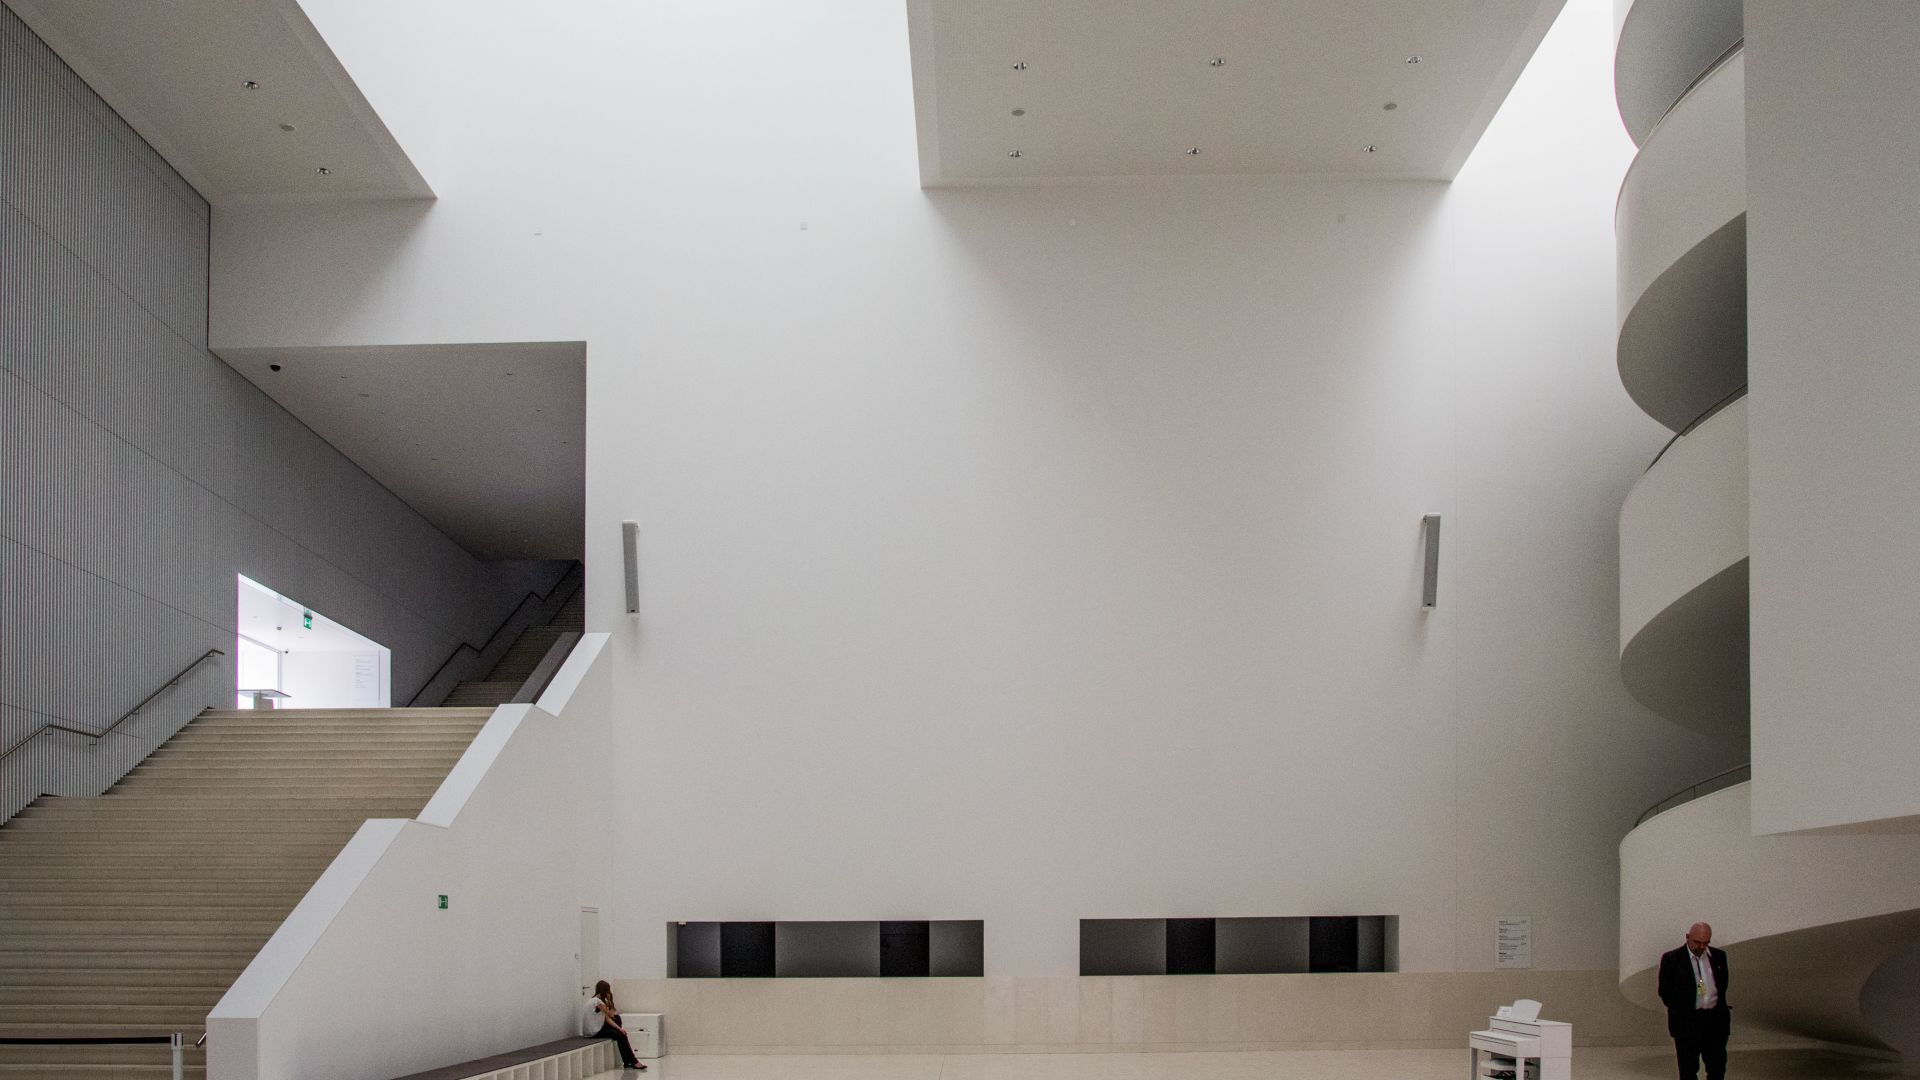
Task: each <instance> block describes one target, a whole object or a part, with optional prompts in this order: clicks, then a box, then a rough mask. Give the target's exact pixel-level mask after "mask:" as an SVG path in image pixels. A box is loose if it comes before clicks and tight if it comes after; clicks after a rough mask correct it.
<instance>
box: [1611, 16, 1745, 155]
mask: <svg viewBox="0 0 1920 1080" xmlns="http://www.w3.org/2000/svg"><path fill="white" fill-rule="evenodd" d="M1744 6H1745V5H1744V4H1743V3H1742V0H1618V2H1617V3H1616V4H1615V5H1614V14H1615V24H1616V25H1615V34H1614V52H1613V93H1614V100H1615V101H1616V102H1617V103H1618V104H1619V106H1620V121H1621V123H1623V124H1625V125H1626V127H1627V134H1628V135H1629V136H1631V137H1632V139H1633V141H1634V145H1636V146H1638V145H1640V144H1643V143H1645V142H1646V141H1647V135H1648V134H1650V133H1651V132H1652V131H1653V129H1654V127H1655V126H1656V125H1658V124H1659V123H1660V119H1661V117H1663V116H1665V115H1666V114H1667V111H1668V110H1669V109H1671V108H1673V103H1674V102H1676V101H1679V100H1680V98H1681V97H1682V96H1683V95H1684V94H1685V93H1686V91H1687V88H1688V87H1689V86H1692V85H1693V82H1694V80H1695V79H1697V78H1699V77H1700V73H1701V72H1703V71H1705V70H1707V68H1708V67H1709V66H1711V65H1712V64H1713V62H1714V60H1716V59H1718V58H1719V57H1720V56H1722V55H1723V54H1725V53H1726V51H1727V50H1728V49H1730V48H1732V47H1733V46H1734V45H1735V44H1736V43H1738V42H1739V41H1740V39H1741V36H1742V34H1743V32H1744V25H1743V24H1744V22H1745V19H1744V18H1743V10H1742V9H1743V8H1744Z"/></svg>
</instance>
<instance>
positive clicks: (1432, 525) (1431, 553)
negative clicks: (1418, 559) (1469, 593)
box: [1420, 514, 1440, 608]
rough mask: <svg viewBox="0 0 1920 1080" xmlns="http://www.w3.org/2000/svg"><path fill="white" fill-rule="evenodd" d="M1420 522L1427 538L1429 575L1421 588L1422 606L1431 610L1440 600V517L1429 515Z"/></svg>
mask: <svg viewBox="0 0 1920 1080" xmlns="http://www.w3.org/2000/svg"><path fill="white" fill-rule="evenodd" d="M1420 521H1421V526H1422V529H1423V531H1424V532H1425V533H1426V538H1427V574H1426V580H1425V581H1424V583H1423V584H1422V585H1421V586H1420V606H1421V607H1423V608H1430V607H1433V606H1434V604H1435V603H1436V602H1437V601H1438V600H1439V599H1440V515H1439V514H1428V515H1427V516H1426V517H1424V518H1421V519H1420Z"/></svg>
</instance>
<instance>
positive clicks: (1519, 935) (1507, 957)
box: [1493, 915, 1533, 968]
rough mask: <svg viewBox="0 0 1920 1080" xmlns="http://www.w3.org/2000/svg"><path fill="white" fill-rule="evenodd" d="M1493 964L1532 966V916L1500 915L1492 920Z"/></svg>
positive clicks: (1499, 966) (1519, 966)
mask: <svg viewBox="0 0 1920 1080" xmlns="http://www.w3.org/2000/svg"><path fill="white" fill-rule="evenodd" d="M1493 966H1494V967H1496V968H1530V967H1532V966H1533V916H1531V915H1502V916H1500V917H1499V918H1497V919H1495V920H1493Z"/></svg>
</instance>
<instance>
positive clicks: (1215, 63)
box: [1207, 56, 1227, 67]
mask: <svg viewBox="0 0 1920 1080" xmlns="http://www.w3.org/2000/svg"><path fill="white" fill-rule="evenodd" d="M1207 66H1208V67H1226V66H1227V58H1226V57H1224V56H1216V57H1214V58H1213V59H1211V60H1209V61H1207Z"/></svg>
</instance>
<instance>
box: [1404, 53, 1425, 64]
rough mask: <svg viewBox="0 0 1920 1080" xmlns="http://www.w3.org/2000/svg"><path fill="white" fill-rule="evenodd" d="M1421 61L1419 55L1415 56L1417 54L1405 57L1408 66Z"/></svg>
mask: <svg viewBox="0 0 1920 1080" xmlns="http://www.w3.org/2000/svg"><path fill="white" fill-rule="evenodd" d="M1421 59H1422V58H1421V57H1420V56H1419V54H1417V53H1416V54H1415V55H1413V56H1409V57H1407V63H1409V64H1417V63H1419V62H1420V60H1421Z"/></svg>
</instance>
